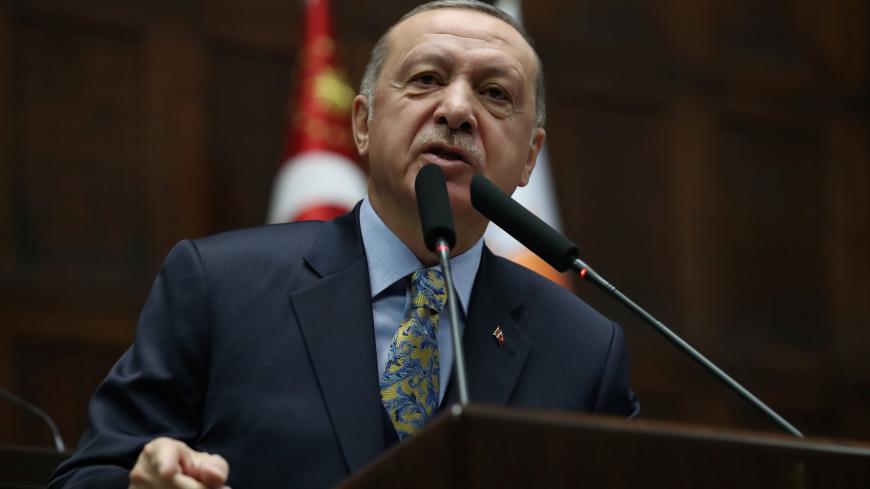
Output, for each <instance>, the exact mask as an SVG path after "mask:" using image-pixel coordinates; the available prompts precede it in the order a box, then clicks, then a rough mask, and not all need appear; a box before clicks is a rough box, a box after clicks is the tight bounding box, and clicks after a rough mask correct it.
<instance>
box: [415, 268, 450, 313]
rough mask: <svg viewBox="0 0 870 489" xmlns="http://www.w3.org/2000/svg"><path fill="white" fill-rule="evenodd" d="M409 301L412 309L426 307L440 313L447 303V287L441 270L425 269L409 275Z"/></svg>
mask: <svg viewBox="0 0 870 489" xmlns="http://www.w3.org/2000/svg"><path fill="white" fill-rule="evenodd" d="M411 301H412V304H413V305H414V307H426V308H429V309H431V310H433V311H434V312H436V313H439V314H440V313H441V310H442V309H444V303H445V302H446V301H447V286H446V284H445V283H444V274H442V273H441V270H438V269H437V268H425V269H423V270H417V271H416V272H414V273H412V274H411Z"/></svg>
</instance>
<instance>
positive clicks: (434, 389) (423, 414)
mask: <svg viewBox="0 0 870 489" xmlns="http://www.w3.org/2000/svg"><path fill="white" fill-rule="evenodd" d="M410 287H411V306H410V307H409V308H408V311H407V312H406V313H405V318H404V319H403V320H402V323H401V324H400V325H399V329H397V330H396V334H395V335H394V336H393V343H392V344H391V345H390V352H389V354H388V356H387V366H386V368H385V369H384V375H383V377H381V401H383V403H384V408H386V410H387V414H389V415H390V419H391V420H392V421H393V426H394V427H395V428H396V433H398V435H399V439H403V438H405V437H406V436H408V435H411V434H414V433H416V432H417V431H419V430H420V428H422V427H423V425H425V424H426V422H428V421H429V419H430V418H432V413H434V412H435V409H437V408H438V392H439V388H440V386H439V384H440V377H439V375H440V369H439V362H438V320H439V318H440V317H441V310H442V309H443V308H444V302H445V301H446V300H447V290H446V286H445V284H444V276H443V275H442V274H441V271H440V270H437V269H426V270H418V271H416V272H414V273H412V274H411V286H410Z"/></svg>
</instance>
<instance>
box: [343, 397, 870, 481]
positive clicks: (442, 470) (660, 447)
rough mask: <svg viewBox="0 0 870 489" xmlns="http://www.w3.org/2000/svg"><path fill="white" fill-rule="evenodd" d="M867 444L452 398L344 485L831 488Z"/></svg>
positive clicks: (854, 475) (864, 458) (863, 456)
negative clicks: (454, 401) (456, 402)
mask: <svg viewBox="0 0 870 489" xmlns="http://www.w3.org/2000/svg"><path fill="white" fill-rule="evenodd" d="M867 484H870V445H865V444H859V443H848V444H845V443H842V442H832V441H829V440H819V439H798V438H794V437H791V436H788V435H779V434H766V433H749V432H737V431H726V430H719V429H710V428H692V427H686V426H680V425H676V424H670V423H660V422H652V421H640V420H624V419H619V418H610V417H601V416H584V415H577V414H570V413H563V412H542V411H526V410H518V409H507V408H504V407H484V406H474V405H472V406H468V407H466V408H464V409H462V408H460V407H459V406H454V407H453V408H451V409H449V410H448V412H445V413H443V414H441V415H440V416H439V417H438V418H436V419H435V420H433V422H432V423H431V424H430V425H429V426H428V427H427V428H426V429H425V430H423V431H422V432H421V433H419V434H417V435H416V436H413V437H411V438H409V439H408V440H406V441H405V442H402V443H400V444H398V445H396V446H394V447H393V448H392V449H390V450H389V451H387V452H386V453H384V454H383V455H382V456H380V457H379V458H378V459H377V460H375V461H374V462H373V463H372V464H371V465H369V466H368V467H366V468H364V469H363V470H362V471H360V472H359V473H358V474H356V475H355V476H354V477H352V478H350V479H348V480H347V481H345V482H344V483H343V484H341V485H340V486H339V487H340V488H342V489H361V488H375V487H377V488H382V489H390V488H403V489H407V488H421V489H429V488H433V489H434V488H453V489H456V488H465V487H468V488H489V487H492V488H496V487H497V488H511V487H541V488H561V487H566V488H567V487H608V488H629V487H631V488H637V487H643V488H658V487H661V488H681V487H685V488H689V487H691V488H695V487H709V488H719V487H721V488H735V487H742V488H755V487H759V488H762V487H763V488H779V487H783V488H795V489H804V488H833V487H850V488H851V487H867Z"/></svg>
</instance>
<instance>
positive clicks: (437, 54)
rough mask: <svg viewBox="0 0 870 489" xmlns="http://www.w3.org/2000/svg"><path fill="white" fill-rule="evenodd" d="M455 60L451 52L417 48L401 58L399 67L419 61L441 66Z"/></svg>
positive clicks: (405, 66)
mask: <svg viewBox="0 0 870 489" xmlns="http://www.w3.org/2000/svg"><path fill="white" fill-rule="evenodd" d="M452 61H453V57H452V56H450V55H449V54H447V53H445V52H443V51H440V50H432V49H416V50H412V51H411V52H410V53H408V54H407V55H405V57H404V58H402V59H401V60H399V67H401V68H407V67H408V66H411V65H413V64H417V63H432V64H436V65H440V66H445V65H449V64H450V63H451V62H452Z"/></svg>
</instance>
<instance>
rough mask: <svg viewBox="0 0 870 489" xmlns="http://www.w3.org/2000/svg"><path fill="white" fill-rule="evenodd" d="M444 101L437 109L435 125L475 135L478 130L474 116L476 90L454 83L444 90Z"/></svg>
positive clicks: (466, 85)
mask: <svg viewBox="0 0 870 489" xmlns="http://www.w3.org/2000/svg"><path fill="white" fill-rule="evenodd" d="M441 93H442V99H441V102H440V103H439V104H438V108H437V109H435V114H434V117H435V123H436V124H445V125H447V127H449V128H450V129H452V130H454V131H463V132H466V133H469V134H471V133H473V132H474V131H475V130H476V129H477V119H476V118H475V115H474V104H475V96H474V90H473V89H472V87H470V86H469V85H468V84H467V83H464V82H461V81H454V82H453V83H451V84H449V85H447V86H446V87H444V89H443V90H442V92H441Z"/></svg>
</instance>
